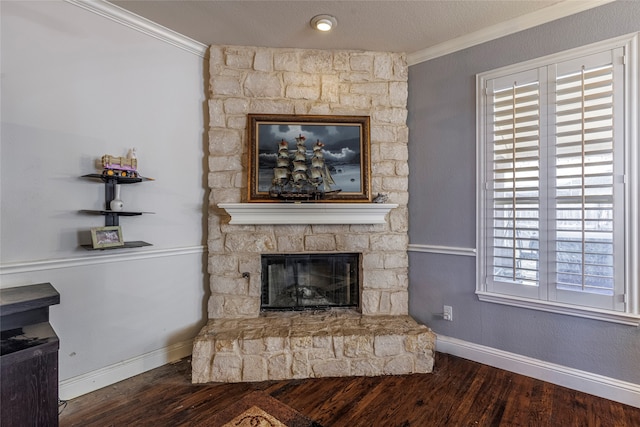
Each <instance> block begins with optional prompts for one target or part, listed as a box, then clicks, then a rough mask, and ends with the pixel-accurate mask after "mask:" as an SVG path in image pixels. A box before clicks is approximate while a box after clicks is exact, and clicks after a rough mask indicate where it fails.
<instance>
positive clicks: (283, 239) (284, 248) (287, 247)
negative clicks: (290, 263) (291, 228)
mask: <svg viewBox="0 0 640 427" xmlns="http://www.w3.org/2000/svg"><path fill="white" fill-rule="evenodd" d="M276 241H277V244H278V249H277V250H278V252H283V253H286V252H289V253H291V252H302V251H303V250H304V236H302V235H294V236H291V235H287V236H278V237H276Z"/></svg>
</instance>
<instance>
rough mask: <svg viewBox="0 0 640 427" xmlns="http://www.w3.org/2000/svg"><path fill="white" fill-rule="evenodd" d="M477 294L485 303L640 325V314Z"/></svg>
mask: <svg viewBox="0 0 640 427" xmlns="http://www.w3.org/2000/svg"><path fill="white" fill-rule="evenodd" d="M476 294H477V295H478V298H479V299H480V301H484V302H492V303H496V304H503V305H510V306H513V307H522V308H528V309H531V310H540V311H546V312H549V313H556V314H564V315H567V316H575V317H583V318H585V319H593V320H601V321H603V322H611V323H620V324H622V325H629V326H639V325H640V315H639V314H632V313H622V312H617V311H608V310H600V309H597V308H590V307H578V306H573V305H567V304H561V303H555V302H550V301H538V300H531V299H527V298H520V297H515V296H511V295H502V294H495V293H489V292H485V291H476Z"/></svg>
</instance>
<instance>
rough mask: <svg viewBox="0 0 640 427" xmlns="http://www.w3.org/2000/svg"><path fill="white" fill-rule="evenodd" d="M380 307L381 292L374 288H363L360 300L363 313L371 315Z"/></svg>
mask: <svg viewBox="0 0 640 427" xmlns="http://www.w3.org/2000/svg"><path fill="white" fill-rule="evenodd" d="M379 307H380V292H379V291H374V290H367V289H365V290H363V291H362V298H361V301H360V309H361V310H362V314H364V315H371V314H376V313H378V312H379Z"/></svg>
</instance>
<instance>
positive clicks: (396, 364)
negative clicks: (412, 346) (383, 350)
mask: <svg viewBox="0 0 640 427" xmlns="http://www.w3.org/2000/svg"><path fill="white" fill-rule="evenodd" d="M382 372H383V373H384V374H385V375H407V374H410V373H412V372H413V358H412V357H411V356H409V355H406V354H405V355H400V356H395V357H392V358H389V359H388V360H387V361H386V363H385V364H384V368H383V371H382Z"/></svg>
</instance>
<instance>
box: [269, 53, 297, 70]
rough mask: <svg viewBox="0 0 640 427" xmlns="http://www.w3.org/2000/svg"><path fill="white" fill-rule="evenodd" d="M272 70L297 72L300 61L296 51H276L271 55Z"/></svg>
mask: <svg viewBox="0 0 640 427" xmlns="http://www.w3.org/2000/svg"><path fill="white" fill-rule="evenodd" d="M273 63H274V69H275V70H276V71H299V70H300V61H299V60H298V51H289V52H287V51H282V50H277V51H275V53H274V54H273Z"/></svg>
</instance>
